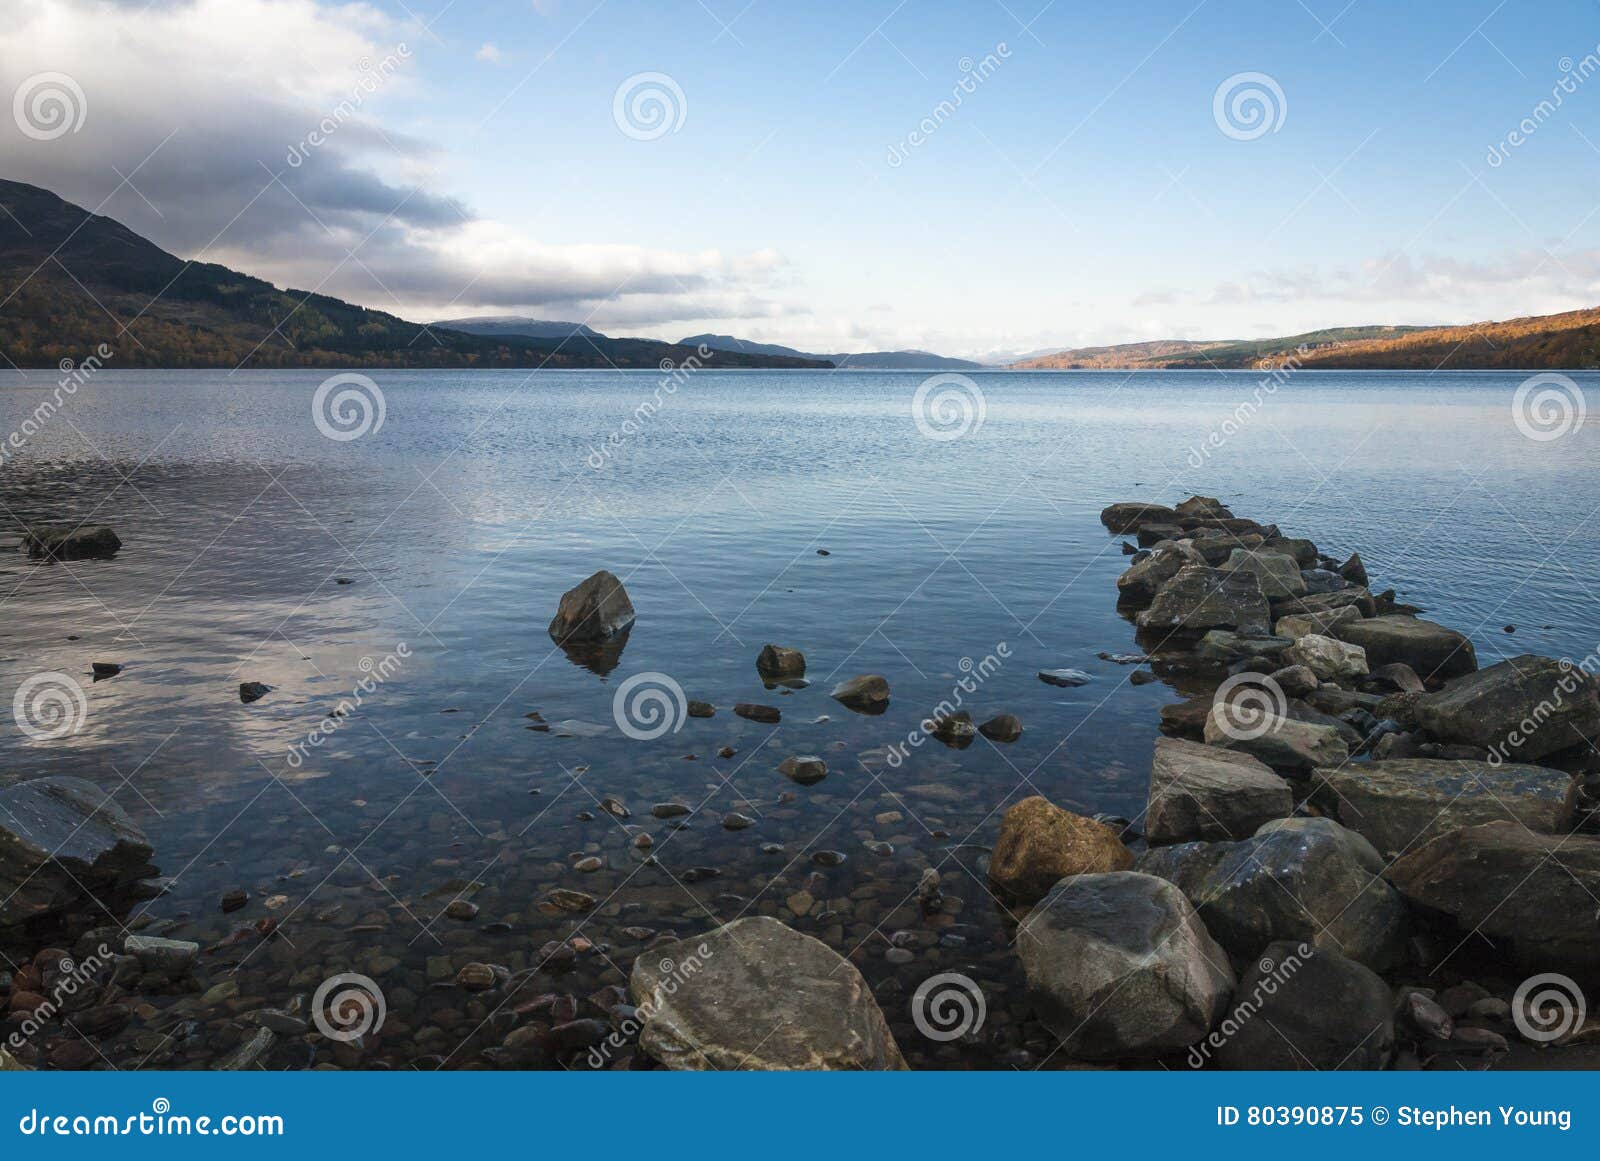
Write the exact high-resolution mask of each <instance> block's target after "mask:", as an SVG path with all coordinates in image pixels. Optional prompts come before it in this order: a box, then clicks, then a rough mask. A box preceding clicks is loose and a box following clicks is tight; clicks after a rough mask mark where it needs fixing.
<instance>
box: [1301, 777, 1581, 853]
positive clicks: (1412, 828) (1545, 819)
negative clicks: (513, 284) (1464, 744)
mask: <svg viewBox="0 0 1600 1161" xmlns="http://www.w3.org/2000/svg"><path fill="white" fill-rule="evenodd" d="M1568 781H1569V779H1568V777H1567V775H1566V774H1564V773H1562V772H1561V771H1559V770H1549V769H1546V768H1545V767H1543V766H1524V765H1514V764H1509V763H1505V764H1494V763H1490V762H1464V761H1445V760H1442V759H1430V758H1400V759H1394V760H1391V761H1378V762H1351V763H1348V764H1346V765H1343V766H1339V767H1336V768H1334V769H1329V770H1318V771H1316V773H1315V776H1314V781H1313V791H1312V792H1313V796H1314V797H1315V798H1316V800H1317V801H1318V802H1319V803H1321V804H1322V805H1323V806H1324V808H1325V809H1326V810H1327V812H1328V813H1329V814H1330V815H1332V816H1333V817H1335V818H1337V819H1338V820H1339V821H1340V822H1341V823H1343V824H1344V825H1345V826H1347V827H1349V828H1350V829H1351V830H1353V831H1355V832H1357V833H1358V834H1360V835H1362V836H1363V837H1365V838H1366V839H1367V840H1368V841H1369V842H1371V843H1372V845H1373V846H1375V847H1377V848H1378V851H1379V853H1381V854H1383V855H1385V856H1388V857H1391V858H1392V857H1394V856H1395V855H1398V854H1400V853H1402V852H1404V851H1409V850H1414V849H1415V848H1416V847H1418V846H1420V845H1422V844H1423V843H1426V842H1428V841H1430V840H1432V839H1434V838H1436V837H1438V836H1439V835H1441V834H1444V833H1446V832H1447V831H1452V830H1455V829H1457V828H1459V827H1463V826H1474V825H1477V824H1479V823H1484V822H1494V821H1496V820H1500V819H1509V820H1512V821H1516V822H1520V823H1521V824H1522V825H1524V826H1526V827H1528V828H1529V829H1531V830H1536V831H1540V832H1542V833H1547V834H1548V833H1553V832H1554V831H1555V829H1556V820H1557V818H1558V817H1559V815H1560V813H1561V808H1562V803H1563V801H1564V800H1565V798H1566V794H1567V783H1568Z"/></svg>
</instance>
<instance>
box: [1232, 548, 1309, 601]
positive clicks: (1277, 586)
mask: <svg viewBox="0 0 1600 1161" xmlns="http://www.w3.org/2000/svg"><path fill="white" fill-rule="evenodd" d="M1223 568H1225V569H1227V570H1228V571H1229V572H1248V573H1253V574H1254V575H1255V578H1256V580H1258V581H1260V582H1261V591H1262V592H1263V593H1265V594H1266V596H1267V598H1268V599H1269V600H1276V599H1277V598H1279V597H1298V596H1300V595H1301V594H1302V593H1304V592H1305V591H1306V582H1305V578H1304V577H1302V576H1301V575H1300V562H1299V561H1297V560H1296V559H1295V558H1294V557H1293V556H1290V555H1289V554H1288V553H1283V552H1269V551H1267V550H1266V549H1264V548H1256V549H1249V548H1236V549H1234V550H1233V552H1232V553H1231V554H1229V556H1228V561H1227V563H1226V564H1224V565H1223Z"/></svg>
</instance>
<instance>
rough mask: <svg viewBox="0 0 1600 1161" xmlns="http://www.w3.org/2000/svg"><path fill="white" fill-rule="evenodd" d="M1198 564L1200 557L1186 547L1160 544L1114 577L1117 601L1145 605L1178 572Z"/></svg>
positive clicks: (1176, 544) (1168, 542) (1166, 543)
mask: <svg viewBox="0 0 1600 1161" xmlns="http://www.w3.org/2000/svg"><path fill="white" fill-rule="evenodd" d="M1200 563H1202V561H1201V557H1200V554H1199V553H1198V552H1196V551H1195V550H1194V549H1193V548H1191V547H1189V546H1188V545H1186V544H1182V543H1177V542H1174V541H1170V540H1167V541H1163V542H1162V543H1160V544H1158V545H1156V546H1155V547H1154V548H1152V549H1151V550H1150V555H1149V556H1147V557H1145V558H1144V559H1143V560H1141V561H1139V562H1138V563H1137V564H1135V565H1132V566H1131V567H1129V568H1128V570H1127V571H1126V572H1124V573H1123V574H1122V575H1121V576H1119V577H1118V578H1117V600H1118V601H1120V602H1122V603H1123V604H1126V605H1148V604H1149V603H1150V602H1151V601H1152V600H1154V599H1155V595H1156V593H1157V592H1159V591H1160V589H1161V586H1162V585H1164V584H1166V583H1167V582H1168V581H1169V580H1171V579H1172V578H1173V577H1175V576H1177V575H1178V570H1179V569H1181V568H1183V566H1184V565H1186V564H1200Z"/></svg>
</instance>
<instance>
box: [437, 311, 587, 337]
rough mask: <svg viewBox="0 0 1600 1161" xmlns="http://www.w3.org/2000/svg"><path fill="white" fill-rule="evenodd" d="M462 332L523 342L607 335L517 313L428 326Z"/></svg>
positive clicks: (583, 326)
mask: <svg viewBox="0 0 1600 1161" xmlns="http://www.w3.org/2000/svg"><path fill="white" fill-rule="evenodd" d="M428 325H429V326H430V327H444V328H445V329H446V330H452V331H460V332H461V333H462V334H465V335H516V336H518V337H519V338H524V339H570V338H574V337H577V338H584V339H603V338H606V337H607V336H605V335H603V334H601V333H600V332H599V331H597V330H593V329H592V328H590V327H587V326H585V325H584V324H583V323H572V322H551V321H549V320H547V319H542V318H524V317H523V316H521V315H515V314H500V315H491V314H485V315H475V316H474V317H472V318H446V319H440V320H439V321H438V322H433V323H429V324H428Z"/></svg>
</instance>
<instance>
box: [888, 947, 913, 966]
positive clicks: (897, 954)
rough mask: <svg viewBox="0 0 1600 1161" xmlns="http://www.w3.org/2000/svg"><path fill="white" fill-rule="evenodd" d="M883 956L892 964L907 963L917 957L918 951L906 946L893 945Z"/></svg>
mask: <svg viewBox="0 0 1600 1161" xmlns="http://www.w3.org/2000/svg"><path fill="white" fill-rule="evenodd" d="M883 958H884V959H886V960H888V961H889V962H890V963H892V964H907V963H910V962H911V961H912V960H914V959H916V958H917V953H916V952H914V951H911V950H910V949H908V948H904V947H891V948H890V949H889V950H888V951H886V952H884V953H883Z"/></svg>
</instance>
